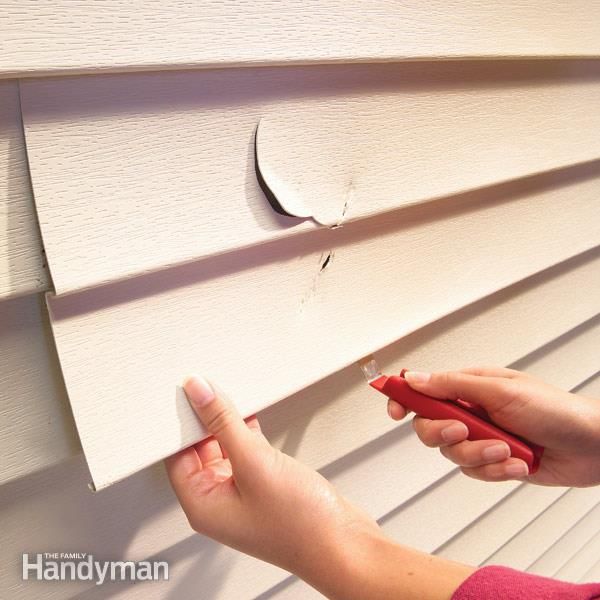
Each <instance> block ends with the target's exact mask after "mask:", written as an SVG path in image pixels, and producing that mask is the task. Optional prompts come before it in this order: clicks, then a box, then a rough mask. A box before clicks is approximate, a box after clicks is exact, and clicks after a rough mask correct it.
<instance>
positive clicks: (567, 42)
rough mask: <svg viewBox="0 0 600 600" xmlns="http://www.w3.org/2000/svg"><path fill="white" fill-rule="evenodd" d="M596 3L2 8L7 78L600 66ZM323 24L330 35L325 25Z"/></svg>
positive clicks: (62, 2)
mask: <svg viewBox="0 0 600 600" xmlns="http://www.w3.org/2000/svg"><path fill="white" fill-rule="evenodd" d="M599 22H600V9H599V8H598V5H597V4H596V3H594V2H585V1H584V0H575V1H573V2H571V3H569V4H568V5H565V4H564V3H562V2H559V1H558V0H544V1H543V2H538V3H536V4H535V5H534V4H528V3H523V2H519V1H518V0H509V1H507V2H503V3H502V4H501V5H500V4H496V3H491V4H485V5H482V4H481V3H480V2H477V0H467V1H463V2H460V3H451V4H449V3H446V2H443V1H441V0H432V1H429V2H426V3H418V2H411V3H391V2H388V3H386V2H372V3H364V2H359V1H357V0H354V1H352V2H348V1H347V0H346V1H344V0H310V1H306V0H286V1H285V2H277V1H274V0H263V1H262V2H260V3H256V2H251V1H249V0H244V1H241V2H235V3H234V4H231V3H228V2H221V1H218V0H205V1H203V2H202V4H201V5H197V4H190V3H189V2H185V1H183V0H177V1H175V2H170V3H169V5H165V4H164V3H162V2H160V1H159V0H153V1H151V2H145V3H144V4H143V5H141V6H138V5H129V4H124V3H122V2H119V1H118V0H102V1H100V2H95V3H94V6H93V8H90V7H89V6H88V5H87V4H78V3H73V2H69V0H52V1H50V2H45V3H43V4H40V3H36V2H22V1H20V0H10V1H8V2H5V3H4V6H3V14H2V15H1V16H0V27H1V28H2V30H3V31H5V32H6V36H5V40H4V47H3V52H2V56H1V57H0V76H2V75H4V76H6V75H9V76H11V75H12V76H14V75H16V74H18V75H21V76H22V75H40V74H50V75H52V74H55V73H71V72H98V71H106V70H118V71H128V70H141V69H152V70H157V69H172V68H180V69H181V68H193V67H207V66H208V67H211V66H215V65H217V66H239V65H240V64H242V65H243V64H289V63H305V62H350V61H362V62H376V61H389V60H410V59H413V60H414V59H427V58H429V59H436V60H437V59H440V58H464V57H474V58H483V57H485V58H497V57H522V56H534V57H549V56H598V55H600V43H599V41H598V40H599V39H600V26H599V25H598V23H599ZM324 23H326V26H324Z"/></svg>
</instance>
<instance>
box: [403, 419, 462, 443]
mask: <svg viewBox="0 0 600 600" xmlns="http://www.w3.org/2000/svg"><path fill="white" fill-rule="evenodd" d="M413 428H414V430H415V431H416V432H417V435H418V436H419V439H420V440H421V441H422V442H423V443H424V444H425V445H426V446H429V447H430V448H438V447H440V446H447V445H448V444H455V443H457V442H462V441H463V440H466V439H467V436H468V435H469V430H468V429H467V426H466V425H465V424H464V423H461V422H460V421H453V420H446V419H440V420H439V421H432V420H430V419H424V418H422V417H415V418H414V419H413Z"/></svg>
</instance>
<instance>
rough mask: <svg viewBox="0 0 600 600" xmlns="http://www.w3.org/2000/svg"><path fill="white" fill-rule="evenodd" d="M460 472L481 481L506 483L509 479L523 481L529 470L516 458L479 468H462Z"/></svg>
mask: <svg viewBox="0 0 600 600" xmlns="http://www.w3.org/2000/svg"><path fill="white" fill-rule="evenodd" d="M461 471H462V472H463V473H464V474H465V475H468V476H469V477H472V478H473V479H480V480H481V481H508V480H510V479H524V478H525V477H527V475H528V473H529V469H528V468H527V465H526V464H525V462H524V461H522V460H520V459H518V458H509V459H507V460H505V461H502V462H498V463H493V464H490V465H483V466H481V467H463V468H462V469H461Z"/></svg>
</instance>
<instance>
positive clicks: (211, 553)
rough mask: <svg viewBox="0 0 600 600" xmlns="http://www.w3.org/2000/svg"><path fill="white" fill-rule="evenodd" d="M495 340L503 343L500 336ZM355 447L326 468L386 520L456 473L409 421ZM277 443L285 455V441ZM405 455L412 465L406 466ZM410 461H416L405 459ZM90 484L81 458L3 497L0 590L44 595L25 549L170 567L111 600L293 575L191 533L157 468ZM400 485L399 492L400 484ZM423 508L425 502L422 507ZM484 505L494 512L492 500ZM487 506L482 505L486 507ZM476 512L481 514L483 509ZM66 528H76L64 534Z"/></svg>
mask: <svg viewBox="0 0 600 600" xmlns="http://www.w3.org/2000/svg"><path fill="white" fill-rule="evenodd" d="M542 327H543V325H542ZM483 331H485V330H482V332H483ZM486 337H487V336H486ZM489 337H490V339H491V340H492V339H496V338H495V336H489ZM468 342H469V339H468V338H467V339H465V345H467V344H468ZM459 351H460V350H459ZM446 360H448V359H446ZM590 364H592V361H590ZM563 366H564V369H563V370H561V371H560V372H558V373H555V372H553V371H550V370H546V369H545V367H544V363H543V361H541V360H539V361H538V362H537V365H536V367H535V371H534V372H535V374H536V375H537V376H539V377H542V378H544V379H552V380H553V381H554V382H555V383H556V384H557V385H561V386H563V387H572V386H573V385H577V383H578V382H577V381H573V380H572V377H571V376H570V372H571V369H570V367H571V364H569V362H568V361H567V360H565V361H564V362H563ZM336 393H337V394H338V395H340V394H345V393H346V390H344V389H343V388H342V389H337V390H336ZM336 401H337V400H336ZM359 402H360V404H356V405H355V406H354V407H353V414H354V416H355V418H354V422H355V423H358V421H357V420H356V410H357V406H360V407H362V408H361V411H362V413H361V420H366V419H367V418H368V419H373V416H374V415H380V414H382V413H384V412H385V411H384V408H383V406H382V405H380V404H378V403H371V402H366V403H365V402H364V398H361V399H360V400H359ZM363 408H364V410H363ZM307 417H308V415H307ZM261 419H262V421H263V422H264V423H265V424H266V429H267V430H268V431H269V432H270V434H269V435H270V437H275V438H277V439H279V440H285V437H284V436H282V435H281V432H280V433H279V434H277V433H276V432H277V429H278V428H280V430H282V431H285V432H288V433H289V435H290V437H291V438H292V439H293V438H294V437H298V435H300V434H301V431H302V428H303V426H304V423H305V422H306V420H308V419H307V418H306V417H305V418H304V419H300V420H299V421H298V422H296V423H294V429H292V428H290V427H289V424H288V423H287V422H285V421H283V422H279V421H278V419H277V415H274V414H272V413H270V411H267V412H266V413H264V414H263V415H261ZM340 427H342V428H344V427H346V432H347V433H346V435H347V436H350V435H351V434H350V429H349V425H348V426H346V425H344V423H343V421H342V422H341V424H340ZM294 430H295V431H296V432H297V433H294ZM330 432H331V427H330V428H329V431H328V433H327V435H326V436H325V435H321V437H320V439H319V440H316V439H315V445H316V446H319V445H320V446H321V450H320V451H319V450H316V451H315V452H314V453H313V454H312V460H311V459H310V457H309V453H308V452H307V451H306V450H305V451H304V452H303V459H304V460H305V461H306V462H307V463H308V464H310V466H312V467H322V466H323V463H322V462H319V461H322V460H323V458H324V456H325V454H326V452H325V451H324V450H323V447H324V446H327V445H328V443H329V433H330ZM354 444H355V451H354V452H348V453H347V456H345V457H343V458H342V459H341V460H338V461H336V462H334V463H333V464H330V465H327V466H325V467H324V468H322V469H321V470H322V472H323V473H324V474H325V476H327V477H328V478H330V479H331V480H332V481H333V483H334V484H335V485H336V486H338V487H339V488H340V489H341V490H343V491H344V492H345V493H346V494H347V495H348V496H349V497H350V498H351V499H352V500H353V501H355V502H358V503H361V504H362V505H363V506H365V507H366V508H367V510H369V511H370V512H371V514H373V515H374V516H376V517H381V516H383V515H384V514H386V513H389V512H390V511H391V510H393V508H394V507H395V506H397V505H398V504H399V503H403V502H406V501H408V500H409V499H410V497H411V496H412V495H414V494H415V492H416V491H417V490H416V489H415V488H416V487H418V485H415V484H418V481H417V480H416V473H417V472H418V473H420V475H419V477H421V478H422V479H421V484H420V485H421V486H423V485H429V483H434V482H435V480H436V479H438V478H439V477H441V476H442V475H444V474H446V473H449V472H450V471H451V470H452V469H453V465H452V464H450V463H449V462H447V461H445V460H444V459H442V457H441V456H440V455H439V453H437V452H436V451H433V450H430V449H428V448H425V447H424V446H422V445H421V444H420V443H419V442H418V440H417V438H416V436H415V435H414V434H413V433H412V431H411V427H410V424H409V423H404V424H401V425H400V426H399V427H397V428H396V430H395V431H391V432H388V433H387V434H386V435H384V436H382V437H381V438H379V439H376V440H374V441H372V442H371V443H369V444H366V445H364V446H361V447H358V445H360V444H361V441H359V440H358V439H357V438H356V437H355V438H354ZM277 445H278V446H279V447H283V448H284V449H285V445H284V444H282V443H281V442H278V443H277ZM287 450H288V451H289V452H290V453H291V454H294V448H293V445H291V446H288V448H287ZM400 456H402V457H405V458H404V459H403V460H399V457H400ZM408 456H410V457H411V459H410V460H407V459H406V457H408ZM413 463H414V464H413ZM424 465H426V467H427V468H424ZM382 472H386V477H381V473H382ZM375 475H378V476H375ZM86 477H87V471H86V468H85V466H84V464H83V461H82V460H81V458H80V457H79V458H74V459H71V460H70V461H68V462H65V463H63V464H61V465H57V466H55V467H52V468H49V469H46V470H45V471H42V472H40V473H37V474H33V475H30V476H28V477H24V478H21V479H20V480H18V481H15V482H12V483H10V484H7V485H5V486H4V487H3V494H2V495H1V496H0V514H2V515H3V520H4V522H5V523H6V527H5V529H4V531H3V535H4V537H3V539H4V540H6V542H5V543H6V548H5V551H6V555H7V556H10V557H11V560H12V561H15V564H12V563H11V564H10V565H9V568H7V569H4V570H3V571H2V572H1V573H0V578H4V581H0V583H2V587H3V589H9V590H11V592H13V591H14V594H13V595H16V594H17V592H19V593H20V594H24V597H26V598H35V597H39V589H38V588H36V587H35V586H33V587H29V586H27V587H26V588H24V587H23V582H21V581H20V579H13V578H14V577H16V576H17V574H18V573H19V571H18V568H17V561H18V560H20V556H19V555H20V552H21V551H22V548H24V547H27V548H29V549H30V551H31V552H34V551H36V549H40V550H47V548H49V547H56V548H61V547H62V548H67V547H68V548H79V547H85V548H86V551H89V552H92V553H94V554H95V555H97V556H109V557H115V558H122V559H132V560H135V559H138V560H141V559H142V558H145V557H148V556H155V555H159V556H161V557H162V558H163V559H166V560H169V561H170V564H171V569H172V571H171V573H172V577H171V583H170V584H168V585H167V586H163V585H161V584H157V585H155V584H153V585H152V586H149V587H146V586H134V587H133V588H130V587H128V586H122V587H118V590H117V589H116V588H115V589H113V590H112V591H111V598H112V597H119V598H120V597H126V598H127V599H128V600H132V599H133V598H136V597H140V598H147V599H149V600H150V599H152V598H157V599H158V598H164V597H165V594H166V593H167V592H168V593H172V594H175V596H174V597H178V598H180V597H186V595H185V594H186V593H187V594H191V593H192V591H193V590H198V589H200V588H201V589H202V590H203V591H204V593H206V594H207V597H215V598H223V599H226V598H240V599H244V598H251V597H253V596H254V595H256V594H258V593H261V592H264V591H266V590H267V589H269V588H270V587H272V586H274V585H277V584H278V583H279V582H281V581H282V580H283V579H284V578H285V577H286V573H285V572H283V571H281V570H280V569H277V568H275V567H272V566H271V565H266V564H264V563H261V562H259V561H256V560H254V559H252V558H250V557H247V556H243V555H241V554H238V553H236V552H234V551H232V550H229V549H227V548H224V547H222V546H220V545H218V544H215V543H214V542H211V541H210V540H208V539H206V538H203V537H201V536H196V535H190V530H189V528H188V525H187V523H186V521H185V519H184V517H183V515H182V513H181V511H180V509H179V508H178V506H177V504H176V502H175V500H174V497H173V495H172V493H171V492H170V491H169V489H168V485H167V482H166V478H165V477H164V474H163V473H162V469H161V467H160V466H158V465H157V466H155V467H153V468H151V469H146V470H144V471H143V472H141V473H137V474H136V475H134V476H132V477H131V478H129V479H127V480H126V481H123V482H120V483H117V484H116V485H114V486H111V487H110V488H108V489H106V490H103V491H102V492H100V493H97V494H91V493H90V492H89V491H88V490H87V488H86V487H85V481H86ZM400 481H401V482H402V485H398V483H397V482H400ZM428 481H429V483H428ZM464 481H465V483H466V488H467V489H470V486H472V485H473V484H472V483H470V482H468V480H466V479H464ZM409 482H411V483H409ZM510 485H511V484H507V485H506V487H507V488H508V487H510ZM494 487H495V486H487V487H486V488H485V489H484V488H483V487H482V488H481V493H482V498H490V499H491V502H493V494H494V491H493V490H494ZM499 487H503V486H499ZM434 489H435V488H434ZM540 489H541V488H540ZM41 490H43V493H41ZM428 493H429V492H425V494H428ZM417 501H418V498H417V499H415V502H417ZM440 501H441V500H440ZM486 502H487V503H488V504H489V502H490V500H486ZM411 505H412V503H411V504H408V505H407V506H408V507H409V510H412V509H410V506H411ZM472 506H473V507H474V505H472ZM485 507H486V504H485V502H484V504H483V509H485ZM473 510H474V513H475V514H476V512H477V511H476V507H475V508H474V509H473ZM474 513H471V514H474ZM65 523H68V524H69V526H68V527H66V526H65ZM431 536H432V537H431V542H430V544H436V543H439V536H438V534H437V533H436V532H433V531H432V533H431ZM209 565H213V566H209ZM174 586H176V587H174ZM84 587H85V585H84V584H81V585H80V584H73V583H68V584H59V583H57V584H56V585H55V586H54V585H53V586H52V588H46V589H45V592H46V593H47V594H48V595H47V596H45V597H47V598H49V599H50V600H52V599H55V598H56V599H58V598H65V597H71V596H72V594H74V593H75V592H76V591H79V590H81V589H84ZM174 589H175V590H176V592H174V591H173V590H174ZM103 594H105V592H104V591H102V590H98V589H96V590H88V592H86V594H85V596H84V597H85V598H86V599H88V600H91V599H92V598H102V597H103ZM113 594H114V596H113ZM211 594H212V596H211Z"/></svg>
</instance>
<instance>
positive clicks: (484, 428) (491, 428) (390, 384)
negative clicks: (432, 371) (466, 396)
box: [370, 375, 544, 475]
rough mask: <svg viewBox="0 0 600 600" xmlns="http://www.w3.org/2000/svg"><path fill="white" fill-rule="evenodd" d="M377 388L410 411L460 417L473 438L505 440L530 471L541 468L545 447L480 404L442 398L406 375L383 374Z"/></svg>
mask: <svg viewBox="0 0 600 600" xmlns="http://www.w3.org/2000/svg"><path fill="white" fill-rule="evenodd" d="M370 385H371V386H372V387H374V388H375V389H376V390H378V391H380V392H381V393H382V394H385V395H386V396H387V397H388V398H391V399H392V400H396V402H399V403H400V404H402V405H403V406H405V407H406V408H408V409H409V410H412V411H413V412H414V413H416V414H417V415H419V416H421V417H425V418H426V419H456V420H458V421H461V422H462V423H464V424H465V425H466V426H467V428H468V430H469V436H468V438H467V439H469V440H502V441H503V442H506V443H507V444H508V446H509V447H510V454H511V456H514V457H515V458H520V459H521V460H524V461H525V462H526V463H527V466H528V467H529V474H530V475H532V474H533V473H535V472H536V471H537V470H538V467H539V465H540V460H541V458H542V453H543V451H544V449H543V448H542V447H541V446H537V445H536V444H531V443H529V442H527V441H525V440H522V439H521V438H518V437H517V436H515V435H513V434H512V433H508V432H507V431H504V429H500V427H497V426H496V425H494V424H493V423H491V422H490V421H489V417H487V413H486V412H485V410H483V409H482V408H481V407H480V406H476V405H469V403H467V402H463V401H460V400H459V401H457V402H459V403H460V406H459V405H458V404H455V403H454V402H452V401H451V400H438V399H437V398H432V397H431V396H427V395H425V394H421V393H420V392H417V391H416V390H413V389H412V388H411V387H410V386H409V385H408V382H407V381H406V379H404V377H403V376H402V375H392V376H391V377H387V376H385V375H382V376H381V377H379V378H378V379H375V380H374V381H371V382H370Z"/></svg>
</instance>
